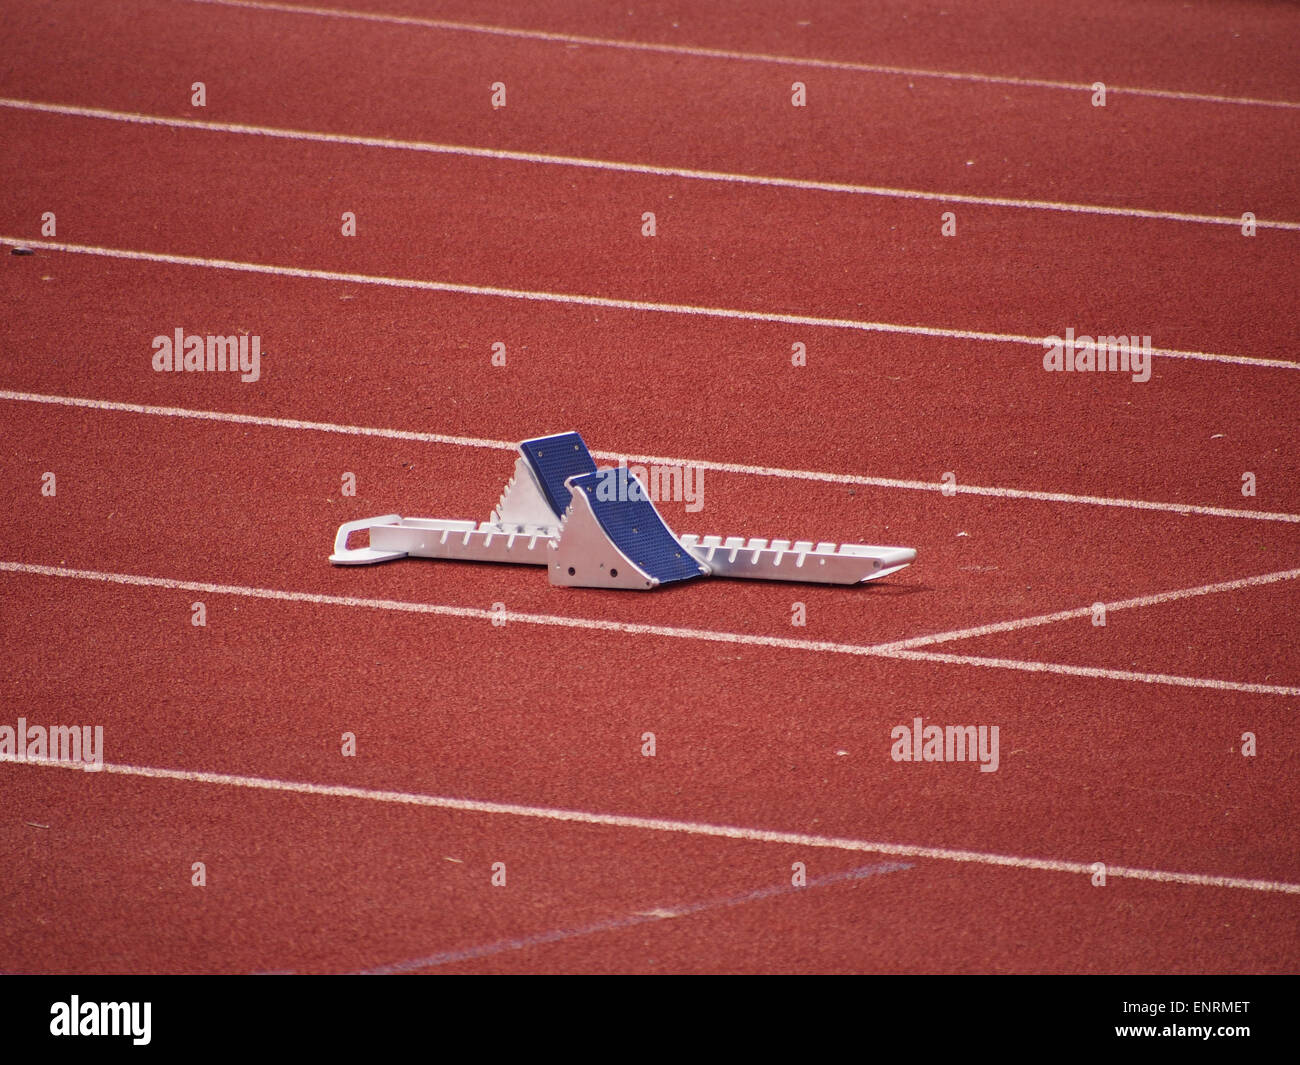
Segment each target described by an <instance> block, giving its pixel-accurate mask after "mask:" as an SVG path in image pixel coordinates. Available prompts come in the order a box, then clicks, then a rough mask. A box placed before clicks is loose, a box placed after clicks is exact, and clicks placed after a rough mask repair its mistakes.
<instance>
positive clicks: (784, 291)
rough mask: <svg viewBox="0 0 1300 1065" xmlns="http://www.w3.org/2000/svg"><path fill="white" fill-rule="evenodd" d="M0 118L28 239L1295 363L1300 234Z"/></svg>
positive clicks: (1030, 350)
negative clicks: (650, 233)
mask: <svg viewBox="0 0 1300 1065" xmlns="http://www.w3.org/2000/svg"><path fill="white" fill-rule="evenodd" d="M0 120H3V121H4V122H5V124H6V126H7V127H8V129H9V135H10V137H11V138H12V142H13V146H14V151H13V152H12V153H10V154H9V155H8V156H7V157H6V160H5V162H4V164H3V169H0V179H3V180H4V181H5V182H6V184H7V185H9V186H10V187H12V189H13V190H14V192H13V194H12V195H11V197H9V199H8V202H7V203H6V205H5V207H4V209H3V213H0V224H3V226H4V230H3V232H5V233H8V234H9V235H11V236H13V237H17V238H22V237H26V236H31V237H36V236H37V235H38V234H39V226H40V220H41V218H42V215H43V214H44V212H47V211H52V212H54V213H55V215H56V217H57V219H58V220H59V226H58V236H59V237H60V238H61V239H62V240H65V241H67V242H69V243H73V244H83V245H84V244H92V245H104V246H107V247H112V248H121V249H124V250H130V251H146V252H154V253H160V254H175V255H189V256H200V257H211V258H219V259H226V260H236V261H252V262H255V263H261V264H266V265H273V266H275V265H278V266H285V267H301V268H307V269H321V270H335V271H342V272H353V273H362V274H373V275H381V276H387V277H397V278H411V279H418V280H428V281H438V282H451V283H459V284H468V285H486V286H497V287H505V288H512V289H526V290H542V291H549V292H559V293H567V294H573V295H580V296H581V295H586V296H598V297H606V298H615V299H633V300H649V301H658V302H668V303H677V304H688V305H695V306H704V307H721V308H731V309H735V310H741V311H746V312H752V313H759V314H762V313H767V314H788V315H812V316H821V317H831V318H844V319H853V320H859V321H861V320H866V321H873V322H885V323H893V324H897V325H903V326H918V327H930V328H937V329H945V328H946V329H956V330H973V331H984V332H992V333H999V334H1011V335H1028V336H1030V337H1043V336H1049V335H1057V336H1063V335H1064V334H1065V331H1066V329H1067V328H1073V329H1074V330H1075V332H1076V334H1079V335H1088V336H1099V335H1114V334H1122V335H1130V334H1136V335H1138V336H1139V337H1140V336H1145V335H1149V336H1150V337H1151V338H1152V339H1151V343H1152V345H1153V346H1154V347H1156V348H1169V349H1183V350H1192V351H1201V352H1210V353H1219V354H1227V355H1237V356H1245V357H1250V358H1265V359H1267V358H1272V359H1282V360H1285V361H1288V362H1295V361H1296V357H1295V350H1294V347H1293V345H1292V344H1291V340H1292V337H1291V334H1290V332H1289V331H1287V329H1286V328H1285V323H1286V322H1288V321H1290V319H1291V317H1292V316H1293V315H1294V313H1295V310H1296V300H1295V295H1294V292H1292V291H1290V290H1289V289H1288V288H1287V287H1286V286H1284V285H1278V284H1276V282H1277V279H1278V278H1279V277H1284V276H1288V275H1290V274H1292V273H1294V271H1295V269H1296V265H1297V263H1298V262H1300V234H1293V233H1289V232H1276V231H1267V230H1265V231H1262V232H1260V233H1259V234H1257V235H1256V236H1254V237H1245V236H1243V235H1242V233H1241V231H1240V230H1239V229H1238V228H1236V227H1231V226H1226V227H1225V226H1201V225H1197V226H1186V225H1183V224H1175V223H1170V222H1164V221H1156V220H1149V219H1147V220H1135V219H1127V218H1111V217H1102V216H1093V215H1088V216H1073V215H1060V214H1057V213H1054V212H1038V211H1020V210H1009V209H1004V208H992V207H972V206H962V207H959V208H958V210H957V215H958V219H957V222H956V226H957V230H956V236H954V237H945V236H943V235H942V233H941V221H940V214H941V209H942V206H943V205H940V204H933V203H916V202H911V201H900V200H892V199H880V198H875V197H859V196H846V195H841V194H835V193H828V192H814V191H801V190H791V189H770V188H769V189H763V188H744V187H738V186H731V185H726V186H722V185H716V184H712V183H704V182H693V181H687V180H683V179H680V178H667V177H651V176H646V175H640V174H625V173H613V172H598V173H595V172H591V171H586V170H574V169H567V168H559V167H550V166H541V165H538V164H534V163H525V162H501V161H495V160H481V159H464V158H448V157H445V156H430V155H425V154H412V153H407V152H394V151H388V150H383V149H377V148H359V147H349V146H340V145H321V144H313V143H304V142H286V141H276V140H266V139H263V138H257V137H243V136H238V135H234V134H227V133H209V132H198V131H191V130H185V131H175V130H164V129H158V128H154V127H139V126H129V125H122V124H112V123H102V122H98V121H95V120H93V119H86V118H68V117H64V116H58V115H48V114H31V113H6V112H4V111H3V109H0ZM146 159H147V160H149V162H148V163H147V164H145V165H143V166H142V160H146ZM345 211H349V212H352V213H353V214H354V215H355V216H356V226H357V235H356V237H355V238H351V237H345V236H344V235H342V232H341V231H342V229H343V221H342V216H343V213H344V212H345ZM646 211H651V212H653V213H654V214H655V216H656V221H655V225H656V235H655V236H654V237H653V238H650V237H646V236H643V232H642V227H643V221H642V216H643V214H644V213H645V212H646ZM1189 267H1192V268H1191V269H1189ZM791 328H794V327H791ZM819 332H821V331H820V330H819ZM787 349H788V346H787ZM1042 355H1043V350H1042V348H1041V347H1039V348H1037V349H1035V348H1034V347H1033V346H1032V345H1030V346H1025V347H1021V348H1018V349H1017V350H1016V351H1015V356H1018V357H1019V358H1020V359H1021V360H1023V361H1026V362H1030V363H1034V364H1037V363H1039V362H1041V359H1042ZM1015 356H1013V357H1015ZM986 357H992V356H991V354H990V355H989V356H986Z"/></svg>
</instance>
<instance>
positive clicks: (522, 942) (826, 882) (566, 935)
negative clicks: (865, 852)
mask: <svg viewBox="0 0 1300 1065" xmlns="http://www.w3.org/2000/svg"><path fill="white" fill-rule="evenodd" d="M911 868H912V866H911V864H909V863H907V862H889V863H885V864H882V865H866V866H862V867H861V868H859V869H851V870H849V871H847V872H843V873H829V874H827V875H826V876H818V877H814V878H813V879H811V880H809V881H808V883H807V884H805V885H804V886H803V887H801V888H797V887H794V886H793V885H791V884H777V885H775V886H774V887H766V888H759V889H758V890H756V891H749V892H746V893H745V894H743V895H730V896H726V897H724V898H715V899H707V900H705V901H703V902H692V903H679V904H677V905H674V906H661V907H658V908H656V909H654V910H649V911H642V912H638V913H632V914H628V915H627V916H624V917H614V918H610V919H608V920H604V921H597V922H596V923H595V924H589V925H586V926H584V927H582V928H557V929H554V930H552V931H549V932H538V933H535V934H534V935H529V936H521V937H519V938H517V939H501V940H497V941H496V942H495V943H485V944H483V945H481V946H477V947H462V948H458V949H454V950H446V951H442V952H441V953H438V954H433V955H430V956H429V957H427V958H412V959H411V960H409V961H399V962H393V963H392V964H390V965H380V966H376V967H375V968H373V969H366V970H364V971H363V972H361V973H359V974H357V975H360V976H394V975H397V974H398V973H411V972H415V971H417V970H419V969H432V968H436V967H437V966H439V965H451V964H453V963H455V962H459V961H473V960H475V959H477V958H487V957H490V956H491V955H493V954H502V953H505V952H506V951H514V950H525V949H527V948H528V947H540V946H545V945H547V944H549V943H559V942H561V941H562V940H565V939H575V938H578V937H580V936H590V935H596V934H598V933H600V932H618V931H622V930H623V929H624V928H635V927H636V926H637V925H641V924H649V923H651V922H654V921H664V920H671V919H673V918H675V917H691V916H693V915H695V914H697V913H704V912H706V911H708V910H720V909H725V908H727V907H731V906H743V905H745V904H747V903H750V902H761V901H762V900H764V899H771V898H778V897H780V896H782V895H794V894H798V893H799V892H801V891H807V890H809V889H810V888H818V887H828V886H830V885H831V884H840V883H844V882H845V881H849V880H865V879H866V878H868V877H871V876H878V875H880V874H882V873H895V872H901V871H902V870H904V869H911Z"/></svg>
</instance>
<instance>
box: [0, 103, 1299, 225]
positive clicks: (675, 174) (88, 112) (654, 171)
mask: <svg viewBox="0 0 1300 1065" xmlns="http://www.w3.org/2000/svg"><path fill="white" fill-rule="evenodd" d="M0 107H8V108H10V109H12V110H18V111H40V112H44V113H46V114H55V115H66V116H70V117H76V118H101V119H108V120H111V121H115V122H128V123H133V124H135V125H142V126H164V127H169V128H172V129H192V130H205V131H207V132H210V133H232V134H240V135H245V136H258V137H271V138H274V139H277V140H288V141H302V142H308V143H315V144H342V145H347V146H350V147H358V148H386V149H389V150H394V151H409V152H428V153H432V154H435V155H453V156H464V157H466V158H472V159H497V160H501V161H506V162H518V163H536V164H541V165H549V166H572V167H580V168H582V169H586V170H607V171H614V172H617V173H623V174H648V175H651V176H653V177H672V178H685V179H687V180H691V181H716V182H725V183H727V184H733V185H754V186H758V187H763V188H778V189H801V190H804V191H807V192H835V193H847V194H851V195H857V196H883V197H888V198H891V199H899V200H922V201H926V202H932V203H968V204H973V205H976V206H981V207H1007V208H1016V209H1020V210H1032V211H1061V212H1065V213H1067V214H1084V215H1107V216H1110V217H1114V218H1146V219H1154V220H1158V221H1164V222H1193V223H1197V224H1200V225H1221V226H1240V225H1241V224H1242V218H1241V215H1209V214H1195V213H1190V212H1186V211H1154V210H1149V209H1147V208H1142V207H1115V206H1106V205H1103V204H1092V203H1070V202H1065V201H1057V200H1034V199H1020V198H1015V197H1008V196H979V195H975V194H971V193H958V192H932V191H926V190H922V189H904V188H893V187H890V186H887V185H855V184H850V183H847V182H838V181H812V180H807V179H804V178H788V177H768V176H762V175H758V174H735V173H727V172H725V171H719V170H695V169H690V168H687V167H677V166H654V165H652V164H649V163H627V162H618V161H614V160H609V159H587V158H583V157H582V156H574V155H549V154H546V153H542V152H521V151H509V150H506V149H503V148H478V147H473V146H470V145H464V144H438V143H434V142H430V141H408V140H395V139H393V138H390V137H365V136H354V135H351V134H345V133H322V132H317V131H313V130H301V129H281V128H279V127H276V126H256V125H248V124H244V123H236V122H206V121H200V120H198V119H193V118H169V117H167V116H165V115H144V114H139V113H137V112H134V111H113V110H109V109H106V108H101V107H78V106H75V105H72V104H51V103H42V102H40V101H36V100H17V99H11V98H6V97H0ZM1255 227H1256V229H1279V230H1291V231H1300V222H1284V221H1278V220H1274V219H1257V220H1256V221H1255Z"/></svg>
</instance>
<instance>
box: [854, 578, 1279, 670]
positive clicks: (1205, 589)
mask: <svg viewBox="0 0 1300 1065" xmlns="http://www.w3.org/2000/svg"><path fill="white" fill-rule="evenodd" d="M1297 577H1300V569H1287V570H1278V571H1277V572H1276V573H1265V574H1261V575H1260V576H1258V577H1242V578H1240V579H1239V580H1232V581H1219V582H1217V583H1215V584H1201V585H1198V586H1197V587H1195V588H1179V589H1177V590H1175V591H1171V592H1157V593H1155V594H1154V595H1139V596H1136V597H1134V598H1132V599H1120V600H1118V601H1116V602H1114V603H1103V604H1102V606H1104V607H1105V609H1106V613H1107V614H1113V613H1115V612H1116V611H1119V610H1132V609H1135V608H1138V607H1145V606H1159V605H1161V604H1163V603H1176V602H1178V601H1179V600H1181V599H1193V598H1195V597H1197V596H1201V595H1217V594H1219V593H1220V592H1235V591H1239V590H1240V589H1242V588H1257V587H1259V586H1260V585H1264V584H1276V583H1277V582H1278V581H1293V580H1295V579H1296V578H1297ZM1092 612H1093V607H1091V606H1081V607H1075V608H1074V609H1073V610H1059V611H1057V612H1056V613H1054V614H1039V615H1037V616H1036V617H1031V618H1018V619H1016V620H1015V621H997V622H993V623H992V624H989V625H976V626H974V627H973V628H969V629H953V630H952V631H951V632H938V633H935V634H934V635H932V636H914V637H912V638H911V639H907V640H895V641H893V642H892V643H880V644H875V645H874V646H875V647H876V649H877V650H880V651H901V650H910V649H912V648H915V647H927V646H930V645H932V644H936V643H948V642H949V641H952V640H969V639H973V638H974V637H977V636H989V635H992V634H993V633H997V632H1014V631H1016V630H1017V629H1029V628H1034V627H1035V626H1038V625H1053V624H1055V623H1056V622H1058V621H1073V620H1077V619H1079V618H1086V617H1089V616H1090V615H1091V614H1092Z"/></svg>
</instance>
